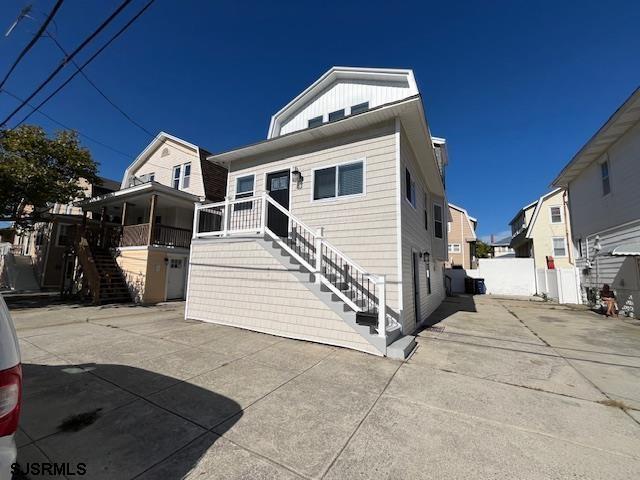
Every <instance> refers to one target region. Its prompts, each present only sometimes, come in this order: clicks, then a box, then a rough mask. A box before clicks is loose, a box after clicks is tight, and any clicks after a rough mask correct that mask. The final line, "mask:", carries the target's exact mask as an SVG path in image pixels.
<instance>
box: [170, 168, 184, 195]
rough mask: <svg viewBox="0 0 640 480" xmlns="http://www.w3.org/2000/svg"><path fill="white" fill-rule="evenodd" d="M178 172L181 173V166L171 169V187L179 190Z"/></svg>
mask: <svg viewBox="0 0 640 480" xmlns="http://www.w3.org/2000/svg"><path fill="white" fill-rule="evenodd" d="M180 172H182V166H181V165H178V166H175V167H173V176H172V177H171V186H172V187H173V188H175V189H179V188H180Z"/></svg>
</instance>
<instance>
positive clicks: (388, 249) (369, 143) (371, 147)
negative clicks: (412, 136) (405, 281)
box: [227, 123, 399, 311]
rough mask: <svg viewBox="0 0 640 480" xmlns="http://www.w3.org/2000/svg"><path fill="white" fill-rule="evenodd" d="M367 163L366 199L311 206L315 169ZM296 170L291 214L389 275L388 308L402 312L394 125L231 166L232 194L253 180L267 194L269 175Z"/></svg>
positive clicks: (365, 265)
mask: <svg viewBox="0 0 640 480" xmlns="http://www.w3.org/2000/svg"><path fill="white" fill-rule="evenodd" d="M360 159H364V161H365V185H364V191H365V194H364V195H362V196H357V197H351V198H342V199H341V198H338V199H335V200H330V201H327V200H323V201H312V185H313V172H312V170H313V169H315V168H322V167H326V166H331V165H335V164H336V163H343V162H349V161H352V160H360ZM294 166H295V167H297V168H298V169H299V170H300V172H301V173H302V175H303V177H304V182H303V184H302V188H300V189H298V188H296V186H295V185H293V184H292V185H291V205H290V211H291V213H292V214H293V215H295V216H296V217H298V218H299V219H300V220H302V221H303V222H305V223H306V224H307V225H309V226H311V227H313V228H317V227H321V226H322V227H324V235H325V238H326V239H327V240H328V241H329V242H330V243H331V244H333V245H334V246H335V247H336V248H338V249H339V250H340V251H342V252H343V253H345V254H346V255H348V256H349V257H351V258H352V259H353V260H354V261H356V262H357V263H358V264H360V265H361V266H362V267H363V268H365V269H366V270H368V271H369V272H370V273H373V274H376V275H383V274H384V275H386V276H387V306H388V307H389V308H391V309H393V310H396V311H397V310H398V309H399V293H398V292H399V276H398V261H397V258H398V257H397V216H396V188H397V187H396V167H395V128H394V125H393V123H389V124H385V125H381V126H379V127H378V128H375V129H372V130H369V131H367V132H359V133H357V134H351V135H348V136H344V137H341V138H334V139H331V141H328V142H327V141H325V142H322V143H318V144H313V145H306V146H304V147H300V148H299V149H298V150H297V151H294V152H290V153H287V154H286V156H285V154H282V153H280V154H272V155H269V156H265V157H263V158H259V159H256V158H251V159H247V160H237V161H233V162H231V163H230V164H229V181H228V185H227V188H228V195H229V196H230V197H231V198H234V197H235V192H236V179H237V178H238V177H242V176H245V175H249V174H254V175H255V187H254V188H255V189H256V190H255V191H256V194H259V193H261V192H262V191H264V190H265V180H266V174H267V173H268V172H277V171H281V170H285V169H289V168H293V167H294Z"/></svg>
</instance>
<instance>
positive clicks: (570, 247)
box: [562, 190, 575, 265]
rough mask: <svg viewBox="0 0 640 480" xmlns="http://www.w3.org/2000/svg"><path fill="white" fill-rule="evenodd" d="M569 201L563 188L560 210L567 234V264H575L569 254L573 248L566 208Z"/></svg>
mask: <svg viewBox="0 0 640 480" xmlns="http://www.w3.org/2000/svg"><path fill="white" fill-rule="evenodd" d="M568 203H569V201H568V199H567V191H566V190H565V191H564V192H563V193H562V210H563V211H564V231H565V235H566V236H567V255H568V257H569V259H568V260H569V264H570V265H575V264H574V261H573V256H572V255H571V249H572V248H573V239H572V238H571V234H570V233H569V215H568V213H569V209H568V208H567V205H568Z"/></svg>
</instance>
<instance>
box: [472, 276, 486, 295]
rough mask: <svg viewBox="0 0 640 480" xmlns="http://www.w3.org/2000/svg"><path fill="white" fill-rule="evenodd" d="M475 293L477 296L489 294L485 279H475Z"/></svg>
mask: <svg viewBox="0 0 640 480" xmlns="http://www.w3.org/2000/svg"><path fill="white" fill-rule="evenodd" d="M473 283H474V285H473V286H474V293H475V294H476V295H484V294H485V293H487V287H486V286H485V284H484V278H475V279H474V282H473Z"/></svg>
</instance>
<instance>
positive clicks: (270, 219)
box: [267, 170, 289, 237]
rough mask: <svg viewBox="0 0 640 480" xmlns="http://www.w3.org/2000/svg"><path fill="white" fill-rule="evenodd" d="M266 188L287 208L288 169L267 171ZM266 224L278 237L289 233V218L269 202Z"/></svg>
mask: <svg viewBox="0 0 640 480" xmlns="http://www.w3.org/2000/svg"><path fill="white" fill-rule="evenodd" d="M267 190H269V195H270V196H271V198H273V199H274V200H275V201H276V202H278V203H279V204H280V205H282V206H283V207H284V208H286V209H287V210H289V170H284V171H281V172H274V173H269V174H268V175H267ZM267 226H268V227H269V230H271V231H272V232H273V233H275V234H276V235H278V236H279V237H286V236H288V233H289V218H288V217H287V216H286V215H285V214H284V213H282V212H281V211H280V210H278V209H277V208H276V207H274V206H273V205H271V204H269V209H268V211H267Z"/></svg>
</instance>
